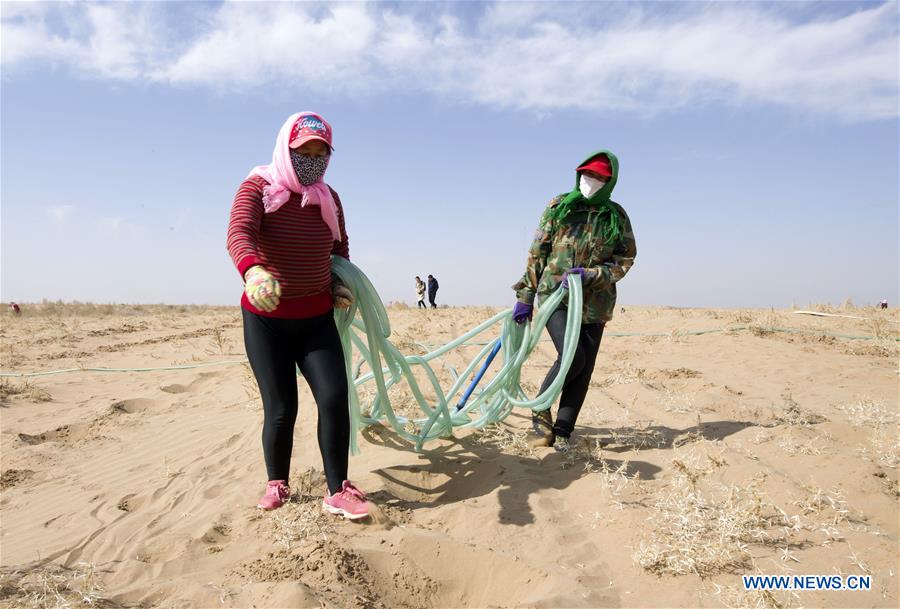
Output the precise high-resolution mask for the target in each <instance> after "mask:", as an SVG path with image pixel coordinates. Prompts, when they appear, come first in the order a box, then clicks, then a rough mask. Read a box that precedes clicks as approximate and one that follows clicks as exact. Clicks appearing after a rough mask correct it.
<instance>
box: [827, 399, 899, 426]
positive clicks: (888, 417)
mask: <svg viewBox="0 0 900 609" xmlns="http://www.w3.org/2000/svg"><path fill="white" fill-rule="evenodd" d="M835 408H837V409H838V410H840V411H841V412H843V413H844V414H846V415H847V418H848V419H849V420H850V423H851V424H853V425H856V426H857V427H886V426H888V425H890V424H891V423H893V422H894V421H896V420H897V413H896V411H895V410H894V409H891V408H888V406H887V404H886V403H885V401H884V400H875V399H872V398H869V397H861V398H859V399H858V400H856V401H855V402H851V403H849V404H840V405H838V406H836V407H835Z"/></svg>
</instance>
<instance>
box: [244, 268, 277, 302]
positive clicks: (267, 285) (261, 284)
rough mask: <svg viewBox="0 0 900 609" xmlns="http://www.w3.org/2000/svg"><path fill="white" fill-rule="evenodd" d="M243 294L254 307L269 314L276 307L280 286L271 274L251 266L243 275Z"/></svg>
mask: <svg viewBox="0 0 900 609" xmlns="http://www.w3.org/2000/svg"><path fill="white" fill-rule="evenodd" d="M244 293H246V294H247V300H249V301H250V304H252V305H253V306H254V307H256V308H257V309H259V310H260V311H265V312H266V313H271V312H272V311H274V310H275V309H276V308H277V307H278V301H279V300H280V298H281V285H280V284H279V283H278V280H277V279H275V277H273V276H272V273H270V272H269V271H267V270H266V269H265V268H263V267H262V266H259V265H256V266H251V267H250V268H249V269H247V272H246V273H245V274H244Z"/></svg>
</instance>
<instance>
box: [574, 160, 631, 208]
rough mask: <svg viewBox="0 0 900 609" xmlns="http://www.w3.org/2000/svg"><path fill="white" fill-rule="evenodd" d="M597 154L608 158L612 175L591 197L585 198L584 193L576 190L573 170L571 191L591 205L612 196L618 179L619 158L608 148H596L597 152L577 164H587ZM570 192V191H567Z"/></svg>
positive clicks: (576, 174) (607, 199)
mask: <svg viewBox="0 0 900 609" xmlns="http://www.w3.org/2000/svg"><path fill="white" fill-rule="evenodd" d="M598 156H605V157H606V158H607V159H609V164H610V166H611V167H612V177H611V178H610V179H609V181H608V182H607V183H606V186H604V187H603V188H601V189H600V191H599V192H597V193H595V194H594V196H593V197H591V198H590V199H587V198H585V197H584V195H582V194H581V191H580V190H578V172H577V171H576V172H575V189H574V190H573V191H572V192H577V193H578V195H579V197H580V198H581V200H583V201H587V202H588V203H589V204H591V205H596V204H598V203H601V202H603V201H609V198H610V197H611V196H612V191H613V188H615V187H616V182H617V181H618V179H619V159H618V158H616V155H614V154H613V153H612V152H610V151H609V150H598V151H597V152H595V153H593V154H591V155H590V156H589V157H588V158H586V159H584V160H583V161H582V162H580V163H578V166H579V167H581V166H582V165H587V164H588V163H590V162H591V161H593V160H594V159H595V158H597V157H598ZM569 194H572V193H569ZM567 196H568V195H567Z"/></svg>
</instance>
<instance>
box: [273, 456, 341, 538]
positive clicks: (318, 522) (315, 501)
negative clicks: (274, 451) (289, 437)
mask: <svg viewBox="0 0 900 609" xmlns="http://www.w3.org/2000/svg"><path fill="white" fill-rule="evenodd" d="M325 490H326V489H325V484H324V475H323V474H322V472H317V471H315V470H313V469H312V468H309V469H306V470H304V471H303V472H301V473H300V475H299V476H297V477H296V478H294V480H293V483H292V491H293V492H292V494H291V498H290V500H289V501H288V502H287V503H285V504H284V505H283V506H281V507H280V508H279V509H277V510H275V511H274V512H272V513H271V516H272V520H271V523H272V525H273V527H274V537H275V543H277V544H279V545H281V546H284V547H285V548H287V549H288V550H290V549H292V548H293V547H294V546H295V545H296V544H298V543H301V542H303V541H304V540H306V539H309V538H313V537H320V538H321V539H322V540H325V541H327V540H328V536H329V535H332V534H333V533H334V530H335V529H334V522H335V519H334V516H332V515H331V514H327V513H325V512H324V511H323V510H322V505H321V502H322V497H323V496H324V495H325Z"/></svg>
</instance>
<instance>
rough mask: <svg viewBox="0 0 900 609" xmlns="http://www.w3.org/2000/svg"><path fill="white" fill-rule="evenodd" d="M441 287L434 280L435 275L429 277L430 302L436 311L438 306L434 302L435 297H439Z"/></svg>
mask: <svg viewBox="0 0 900 609" xmlns="http://www.w3.org/2000/svg"><path fill="white" fill-rule="evenodd" d="M439 287H441V286H439V285H438V280H437V279H435V278H434V275H429V276H428V302H430V303H431V308H432V309H436V308H437V304H435V302H434V298H435V296H437V291H438V288H439Z"/></svg>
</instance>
